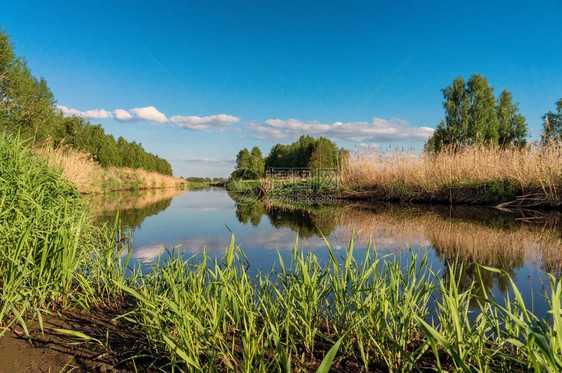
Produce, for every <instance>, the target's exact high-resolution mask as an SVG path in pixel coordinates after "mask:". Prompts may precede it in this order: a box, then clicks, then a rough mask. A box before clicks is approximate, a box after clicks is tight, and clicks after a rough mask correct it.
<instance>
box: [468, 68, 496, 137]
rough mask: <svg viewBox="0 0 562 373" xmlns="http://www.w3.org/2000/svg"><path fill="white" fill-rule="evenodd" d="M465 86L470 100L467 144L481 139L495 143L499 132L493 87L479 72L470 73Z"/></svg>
mask: <svg viewBox="0 0 562 373" xmlns="http://www.w3.org/2000/svg"><path fill="white" fill-rule="evenodd" d="M466 86H467V94H468V100H469V101H470V106H469V108H468V129H467V139H466V140H467V143H468V144H469V145H472V144H475V143H478V142H482V141H484V142H488V143H490V144H492V143H497V141H498V138H499V134H498V119H497V116H496V112H495V108H496V98H495V97H494V88H491V87H490V86H489V85H488V79H487V78H484V77H483V76H482V75H480V74H474V75H472V76H471V77H470V80H469V81H468V82H467V83H466Z"/></svg>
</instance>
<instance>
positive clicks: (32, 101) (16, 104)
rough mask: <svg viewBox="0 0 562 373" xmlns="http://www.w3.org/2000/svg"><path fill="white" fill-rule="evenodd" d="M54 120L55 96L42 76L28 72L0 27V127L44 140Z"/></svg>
mask: <svg viewBox="0 0 562 373" xmlns="http://www.w3.org/2000/svg"><path fill="white" fill-rule="evenodd" d="M56 122H57V114H56V110H55V99H54V96H53V93H52V92H51V91H50V90H49V88H48V87H47V83H46V81H45V79H43V78H41V79H39V80H38V79H37V78H35V77H34V76H33V75H31V71H30V70H29V68H28V67H27V62H26V61H25V60H24V59H23V58H20V57H16V55H15V54H14V51H13V45H12V43H11V42H10V37H9V36H8V35H7V34H6V30H5V29H0V129H4V130H10V131H14V132H19V133H20V134H21V135H22V136H23V137H25V138H32V139H33V142H35V141H39V140H44V139H46V138H47V136H48V135H49V133H50V132H51V131H52V130H53V128H54V127H55V125H56Z"/></svg>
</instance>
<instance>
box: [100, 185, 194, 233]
mask: <svg viewBox="0 0 562 373" xmlns="http://www.w3.org/2000/svg"><path fill="white" fill-rule="evenodd" d="M184 192H185V190H178V189H174V188H167V189H154V190H148V191H140V192H139V191H137V192H117V193H108V194H105V195H101V196H95V197H94V198H92V200H91V201H90V206H91V208H92V210H93V211H94V213H95V214H96V224H104V223H108V224H110V225H112V224H113V223H114V221H115V215H116V213H117V211H119V219H120V220H121V226H122V227H125V228H130V229H133V230H134V229H136V228H139V227H140V226H141V224H142V222H143V221H144V219H146V218H147V217H149V216H153V215H156V214H158V213H160V212H161V211H164V210H166V209H167V208H168V207H170V205H171V204H172V197H174V196H176V195H178V194H181V193H184Z"/></svg>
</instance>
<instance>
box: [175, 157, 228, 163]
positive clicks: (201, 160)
mask: <svg viewBox="0 0 562 373" xmlns="http://www.w3.org/2000/svg"><path fill="white" fill-rule="evenodd" d="M182 161H183V162H202V163H218V162H220V161H221V160H220V159H217V158H206V157H199V158H185V159H182Z"/></svg>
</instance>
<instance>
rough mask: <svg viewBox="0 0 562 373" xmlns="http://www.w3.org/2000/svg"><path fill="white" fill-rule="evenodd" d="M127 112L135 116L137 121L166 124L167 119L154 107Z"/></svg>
mask: <svg viewBox="0 0 562 373" xmlns="http://www.w3.org/2000/svg"><path fill="white" fill-rule="evenodd" d="M129 112H130V113H131V114H133V115H135V116H136V117H137V118H138V119H141V120H147V121H149V122H154V123H161V124H162V123H167V122H168V118H166V116H165V115H164V113H161V112H160V111H158V109H156V108H155V107H154V106H147V107H139V108H134V109H131V110H129Z"/></svg>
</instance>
